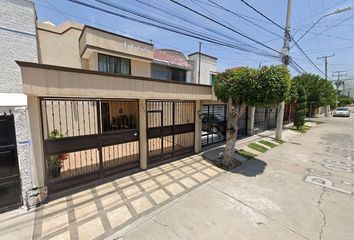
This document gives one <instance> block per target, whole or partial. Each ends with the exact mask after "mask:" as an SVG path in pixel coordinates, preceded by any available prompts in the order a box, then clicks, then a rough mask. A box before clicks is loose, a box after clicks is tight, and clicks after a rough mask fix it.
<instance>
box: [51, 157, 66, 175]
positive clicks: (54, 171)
mask: <svg viewBox="0 0 354 240" xmlns="http://www.w3.org/2000/svg"><path fill="white" fill-rule="evenodd" d="M62 166H63V162H62V160H60V159H59V155H51V156H49V157H48V167H49V171H50V175H51V176H52V177H59V176H60V171H61V168H62Z"/></svg>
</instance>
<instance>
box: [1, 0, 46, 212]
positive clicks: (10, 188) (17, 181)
mask: <svg viewBox="0 0 354 240" xmlns="http://www.w3.org/2000/svg"><path fill="white" fill-rule="evenodd" d="M0 6H1V8H0V211H2V210H4V209H8V208H13V207H17V206H19V205H21V204H22V199H24V198H25V192H26V190H28V189H30V188H32V186H33V185H34V183H33V181H32V179H33V178H32V176H33V174H35V170H34V169H33V165H32V163H33V162H34V156H33V151H32V147H33V141H32V139H33V138H35V137H39V136H40V135H39V134H38V133H37V132H31V131H30V129H29V119H28V116H29V111H30V101H29V100H28V98H27V96H26V95H25V94H23V84H22V78H21V70H20V67H19V66H18V65H17V64H16V62H15V60H19V61H27V62H33V63H37V62H38V56H37V39H36V27H35V26H36V15H35V10H34V4H33V2H32V1H28V0H0ZM16 146H17V147H16ZM20 176H21V177H20ZM21 192H22V193H23V195H22V196H21Z"/></svg>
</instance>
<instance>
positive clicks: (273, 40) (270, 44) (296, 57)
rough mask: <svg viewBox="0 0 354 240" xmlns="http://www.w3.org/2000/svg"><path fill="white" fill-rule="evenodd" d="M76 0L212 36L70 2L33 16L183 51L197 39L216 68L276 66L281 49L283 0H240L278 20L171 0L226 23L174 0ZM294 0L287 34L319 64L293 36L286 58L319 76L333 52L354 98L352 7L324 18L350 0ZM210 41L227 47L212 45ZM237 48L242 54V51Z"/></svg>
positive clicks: (243, 9) (48, 4)
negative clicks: (199, 36)
mask: <svg viewBox="0 0 354 240" xmlns="http://www.w3.org/2000/svg"><path fill="white" fill-rule="evenodd" d="M79 1H81V2H85V3H89V4H92V5H95V6H97V7H100V8H105V9H108V10H110V11H114V12H116V13H119V14H122V15H123V16H130V17H133V18H134V19H137V18H138V19H140V20H141V19H142V18H139V17H137V16H135V15H132V14H131V13H128V12H127V10H126V9H128V10H132V11H135V12H138V13H139V14H144V15H145V16H146V15H147V16H149V17H151V18H152V19H154V20H158V21H160V22H163V23H164V24H166V23H167V24H173V25H174V26H177V27H179V30H178V31H182V32H186V31H193V32H195V31H198V32H199V33H200V34H204V35H207V37H209V38H211V39H213V40H212V41H213V43H210V42H207V41H205V39H204V40H200V39H194V38H191V37H188V36H182V35H179V34H176V33H172V32H169V31H166V30H163V29H160V28H156V27H153V26H147V25H144V24H142V23H137V22H134V21H131V20H128V19H124V18H121V17H118V16H115V15H111V14H108V13H104V12H102V11H99V10H94V9H90V8H88V7H85V6H82V5H79V4H77V3H73V2H70V1H68V0H35V4H36V11H37V17H38V20H39V21H51V22H52V23H54V24H56V25H59V24H60V23H62V22H64V21H66V20H72V21H77V22H80V23H83V24H87V25H91V26H95V27H98V28H102V29H105V30H108V31H111V32H115V33H118V34H121V35H125V36H129V37H132V38H136V39H139V40H142V41H147V42H152V43H153V44H154V46H155V48H172V49H176V50H179V51H182V52H183V53H184V54H186V55H188V54H190V53H193V52H197V51H198V48H199V42H200V41H201V42H202V52H203V53H206V54H208V55H212V56H215V57H217V58H218V63H217V69H218V71H223V70H225V69H227V68H230V67H235V66H249V67H256V68H258V67H259V66H263V65H271V64H280V63H281V62H280V61H281V60H280V57H279V55H280V54H279V52H280V50H281V48H282V46H283V36H284V30H283V29H282V28H284V26H285V21H286V12H287V0H266V1H264V0H258V1H257V0H245V1H246V2H247V3H249V4H250V5H252V6H253V7H254V8H256V9H257V10H258V11H259V12H261V13H262V14H263V15H265V16H266V17H268V18H270V19H271V20H272V21H273V22H274V23H275V24H274V23H271V22H270V21H269V20H267V19H266V18H265V17H263V16H261V15H260V14H258V13H257V12H256V11H254V10H252V9H251V8H249V7H248V6H247V5H246V4H245V3H243V2H242V1H241V0H175V1H176V2H179V3H181V4H183V5H185V6H187V7H189V8H190V9H192V10H195V11H196V12H198V13H201V14H203V15H205V16H208V17H209V18H212V19H214V20H216V21H217V22H219V23H221V24H222V25H224V26H225V27H223V26H220V25H219V24H217V23H215V22H212V21H211V20H209V19H206V18H204V17H202V16H200V15H198V14H196V13H194V12H192V11H190V10H188V9H185V8H183V7H182V6H180V5H178V4H176V3H174V2H173V1H171V0H128V1H127V0H99V1H96V0H79ZM100 2H108V3H111V4H114V5H115V6H119V7H120V8H123V9H125V10H118V9H116V8H112V7H109V6H107V5H103V4H102V3H100ZM292 2H293V3H292V14H291V24H290V26H291V27H290V33H291V35H292V37H293V39H295V41H296V42H297V44H298V45H299V46H300V48H301V49H302V51H303V52H304V53H305V54H306V55H307V56H308V58H310V60H311V61H312V62H313V63H314V65H316V66H317V68H318V69H317V68H316V67H315V66H313V64H311V62H310V61H309V60H308V59H307V57H306V56H305V55H304V54H303V53H302V52H301V50H300V49H299V48H298V47H297V46H293V45H294V41H292V42H290V46H293V47H292V48H291V49H290V56H291V58H292V59H293V61H294V62H295V63H296V64H297V65H299V66H300V67H301V68H302V69H303V70H305V71H306V72H308V73H315V74H319V75H322V74H323V73H324V71H325V70H324V68H325V67H324V60H323V59H318V58H320V57H322V56H326V55H332V54H335V56H334V57H330V58H328V77H329V78H330V79H333V77H332V72H333V71H346V75H347V76H345V77H343V78H344V79H351V78H353V80H347V81H345V88H346V92H347V91H348V90H350V94H351V95H352V96H354V31H353V28H354V9H351V10H349V11H345V12H343V13H338V14H332V15H330V16H326V17H324V16H325V15H328V14H331V13H333V12H334V11H335V10H336V9H343V8H346V7H350V6H352V7H354V0H293V1H292ZM215 3H216V4H218V5H219V6H216V5H215ZM225 9H226V10H225ZM322 17H323V18H322ZM320 18H321V20H320V21H319V22H318V23H317V24H316V25H315V26H314V27H313V28H312V29H311V30H310V31H309V32H308V33H307V34H306V35H304V37H303V38H302V39H301V40H298V39H299V38H300V37H301V35H302V34H304V33H305V32H306V31H307V30H308V29H310V28H311V26H313V24H314V23H315V22H316V21H318V20H319V19H320ZM276 24H277V25H278V26H277V25H276ZM238 33H240V34H242V35H243V36H241V35H240V34H238ZM215 39H217V41H219V42H220V41H222V43H223V45H228V46H231V47H226V46H222V45H220V44H216V43H215ZM250 39H252V40H255V41H252V40H250ZM236 48H238V49H236ZM240 48H241V49H243V50H244V51H240V50H239V49H240ZM252 52H253V53H252ZM255 53H256V54H255ZM289 69H290V70H291V74H292V76H295V75H297V74H299V73H298V71H296V70H295V69H293V68H292V67H290V68H289ZM321 72H322V73H321ZM350 88H352V89H350Z"/></svg>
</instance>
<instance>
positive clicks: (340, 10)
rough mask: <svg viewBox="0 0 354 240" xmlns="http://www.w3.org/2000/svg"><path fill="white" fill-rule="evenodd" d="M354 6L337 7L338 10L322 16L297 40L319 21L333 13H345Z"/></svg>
mask: <svg viewBox="0 0 354 240" xmlns="http://www.w3.org/2000/svg"><path fill="white" fill-rule="evenodd" d="M351 9H352V7H346V8H342V9H337V10H336V11H334V12H332V13H329V14H326V15H324V16H322V17H320V18H319V19H318V20H317V21H316V22H315V23H314V24H313V25H312V26H311V27H310V28H309V29H307V30H306V32H304V34H302V35H301V37H299V39H298V40H297V42H299V41H300V40H301V39H302V38H303V37H304V36H305V35H306V34H307V33H308V32H309V31H310V30H311V29H312V28H313V27H314V26H315V25H316V24H317V23H318V22H319V21H321V20H322V19H323V18H325V17H328V16H331V15H335V14H339V13H343V12H346V11H349V10H351Z"/></svg>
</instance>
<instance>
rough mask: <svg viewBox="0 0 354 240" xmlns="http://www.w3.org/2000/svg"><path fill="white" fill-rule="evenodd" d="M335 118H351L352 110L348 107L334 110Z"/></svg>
mask: <svg viewBox="0 0 354 240" xmlns="http://www.w3.org/2000/svg"><path fill="white" fill-rule="evenodd" d="M333 117H350V110H349V108H346V107H340V108H337V109H336V110H334V113H333Z"/></svg>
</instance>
